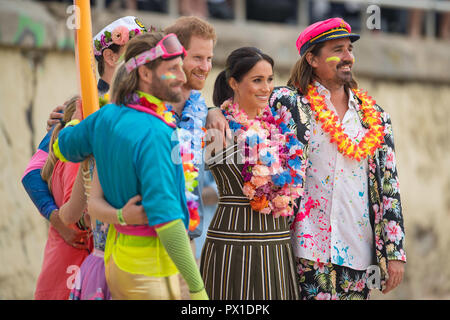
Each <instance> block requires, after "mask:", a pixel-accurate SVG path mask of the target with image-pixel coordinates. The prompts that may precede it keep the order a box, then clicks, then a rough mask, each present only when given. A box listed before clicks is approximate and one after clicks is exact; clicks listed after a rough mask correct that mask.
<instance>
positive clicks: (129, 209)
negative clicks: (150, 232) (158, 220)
mask: <svg viewBox="0 0 450 320" xmlns="http://www.w3.org/2000/svg"><path fill="white" fill-rule="evenodd" d="M141 201H142V197H141V196H140V195H137V196H134V197H133V198H131V199H130V200H128V202H127V204H126V205H125V206H124V207H123V208H122V214H123V219H124V220H125V222H126V224H148V219H147V214H146V213H145V210H144V207H143V206H142V205H141V204H137V203H138V202H141Z"/></svg>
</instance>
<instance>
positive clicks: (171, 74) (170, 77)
mask: <svg viewBox="0 0 450 320" xmlns="http://www.w3.org/2000/svg"><path fill="white" fill-rule="evenodd" d="M176 78H177V77H176V76H175V75H174V74H173V73H171V72H167V73H165V74H163V75H162V76H161V79H163V80H169V79H176Z"/></svg>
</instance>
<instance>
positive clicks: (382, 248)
mask: <svg viewBox="0 0 450 320" xmlns="http://www.w3.org/2000/svg"><path fill="white" fill-rule="evenodd" d="M359 103H362V102H361V101H359ZM270 105H271V106H272V107H276V108H282V107H283V106H285V107H287V108H288V109H289V110H290V111H291V113H292V118H293V120H294V122H295V124H292V125H291V128H292V129H294V130H295V131H296V133H297V138H298V140H299V141H300V142H301V143H303V145H304V146H303V151H304V152H303V160H304V161H305V162H306V163H307V162H308V161H309V157H308V155H309V138H310V129H311V117H312V111H311V107H310V106H309V102H308V100H307V99H306V98H305V97H303V96H302V95H301V93H300V92H299V91H298V90H297V89H295V88H292V87H277V88H275V89H274V91H273V92H272V95H271V97H270ZM375 108H376V109H377V110H378V111H380V112H381V114H382V116H381V118H382V119H381V121H382V125H383V126H384V128H385V136H384V142H383V144H382V147H381V148H379V149H378V150H377V151H376V152H375V154H374V155H373V156H372V157H369V159H368V162H369V175H368V183H369V203H368V206H369V217H370V222H371V225H372V229H373V232H374V242H375V243H374V246H373V247H374V252H373V257H374V261H373V263H374V264H375V265H378V266H379V268H380V275H381V281H380V283H381V289H382V288H384V285H385V281H386V280H387V279H386V276H387V261H388V260H400V261H404V262H406V254H405V251H404V242H405V230H404V225H403V215H402V208H401V201H400V188H399V179H398V171H397V166H396V161H395V148H394V139H393V132H392V124H391V120H390V117H389V115H388V113H386V112H385V111H384V110H383V109H382V108H381V107H380V106H378V105H375ZM358 115H359V117H360V119H361V113H360V112H358ZM361 123H362V124H363V126H364V127H366V128H367V127H368V125H367V124H366V123H364V122H363V121H362V120H361ZM294 241H295V240H294Z"/></svg>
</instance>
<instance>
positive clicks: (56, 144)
mask: <svg viewBox="0 0 450 320" xmlns="http://www.w3.org/2000/svg"><path fill="white" fill-rule="evenodd" d="M53 153H54V154H55V156H56V157H57V158H58V159H59V160H61V161H62V162H67V161H68V160H67V159H66V158H65V157H64V156H63V155H62V153H61V150H59V138H57V139H56V141H55V142H54V143H53Z"/></svg>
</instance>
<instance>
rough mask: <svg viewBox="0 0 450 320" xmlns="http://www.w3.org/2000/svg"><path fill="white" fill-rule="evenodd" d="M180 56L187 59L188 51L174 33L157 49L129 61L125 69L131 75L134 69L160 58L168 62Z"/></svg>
mask: <svg viewBox="0 0 450 320" xmlns="http://www.w3.org/2000/svg"><path fill="white" fill-rule="evenodd" d="M180 55H183V56H184V57H186V50H185V49H184V47H183V46H182V45H181V43H180V41H179V40H178V38H177V36H176V35H175V34H174V33H169V34H168V35H166V36H164V38H162V39H161V40H160V41H159V42H158V43H157V44H156V46H155V47H153V48H151V49H150V50H148V51H144V52H142V53H141V54H138V55H137V56H136V57H133V58H131V59H130V60H128V61H127V62H126V63H125V68H126V69H127V72H128V73H130V72H131V71H132V70H133V69H136V68H137V67H139V66H142V65H144V64H146V63H149V62H150V61H153V60H155V59H158V58H159V57H161V59H163V60H167V59H170V58H174V57H177V56H180Z"/></svg>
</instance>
